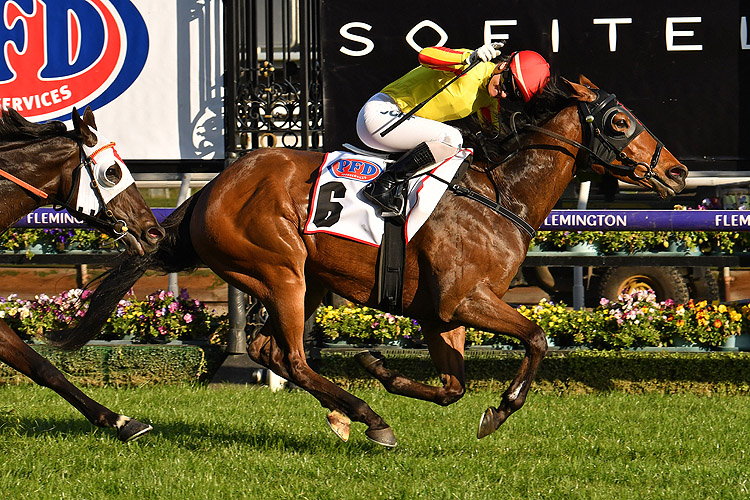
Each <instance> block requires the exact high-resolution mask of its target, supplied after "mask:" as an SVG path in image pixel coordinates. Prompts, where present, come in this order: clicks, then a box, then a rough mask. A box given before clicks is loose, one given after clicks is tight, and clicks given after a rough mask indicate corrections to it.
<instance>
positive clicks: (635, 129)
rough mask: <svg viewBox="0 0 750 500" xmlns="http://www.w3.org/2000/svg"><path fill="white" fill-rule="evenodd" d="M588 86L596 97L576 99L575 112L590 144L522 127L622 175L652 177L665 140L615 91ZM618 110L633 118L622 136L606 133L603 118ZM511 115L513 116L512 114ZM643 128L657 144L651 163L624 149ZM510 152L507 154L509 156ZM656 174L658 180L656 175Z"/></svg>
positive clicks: (548, 131) (534, 128)
mask: <svg viewBox="0 0 750 500" xmlns="http://www.w3.org/2000/svg"><path fill="white" fill-rule="evenodd" d="M591 90H593V91H594V92H595V93H596V95H597V98H596V100H594V101H593V102H584V101H579V102H578V115H579V116H580V118H581V127H582V129H583V130H584V131H588V137H589V143H590V144H591V145H590V146H586V145H584V144H581V143H580V142H578V141H575V140H573V139H569V138H568V137H565V136H563V135H560V134H558V133H556V132H552V131H550V130H547V129H544V128H542V127H538V126H536V125H524V126H522V127H521V130H530V131H533V132H539V133H541V134H544V135H547V136H549V137H552V138H554V139H557V140H558V141H561V142H564V143H566V144H569V145H571V146H573V147H575V148H578V149H579V150H582V151H585V152H586V153H587V154H588V155H589V156H590V157H593V160H592V161H593V163H597V164H599V165H601V166H602V167H604V168H605V169H607V170H610V171H614V172H618V173H623V172H624V174H625V175H628V176H630V177H632V178H633V179H636V180H641V179H651V178H652V177H654V168H656V165H657V164H658V163H659V158H660V157H661V152H662V149H664V143H662V142H661V141H660V140H659V139H657V137H656V136H655V135H654V134H653V133H652V132H651V131H650V130H649V129H648V128H646V126H645V125H643V124H642V123H641V122H640V121H639V120H638V119H637V118H636V117H635V115H634V114H633V113H632V112H631V111H630V110H629V109H627V108H626V107H625V106H623V105H622V104H620V103H619V102H618V101H617V97H616V96H615V95H614V94H607V93H606V92H603V91H601V90H599V89H591ZM618 111H619V112H623V113H625V114H626V115H628V117H629V118H630V119H631V121H632V131H631V132H630V133H627V134H625V135H624V136H615V135H614V134H612V133H607V125H608V124H607V123H605V122H606V120H607V119H608V118H609V119H611V118H613V117H614V115H615V114H616V113H617V112H618ZM513 116H514V117H515V114H514V115H513ZM511 123H512V125H513V127H512V128H513V133H514V135H515V137H516V140H517V141H519V138H518V131H517V130H516V127H515V120H514V119H511ZM644 130H645V131H647V132H648V133H649V134H650V135H651V137H653V138H654V140H656V148H654V153H653V155H652V156H651V162H650V164H649V163H645V162H642V161H635V160H634V159H632V158H630V157H629V156H628V155H627V153H625V151H624V150H625V148H626V147H627V146H628V144H630V143H631V142H632V141H633V140H635V138H636V137H638V135H640V133H641V132H643V131H644ZM528 147H529V148H531V147H534V145H530V146H528ZM520 149H521V148H520V147H519V148H518V150H517V151H514V152H513V153H512V154H515V153H516V152H518V151H519V150H520ZM512 154H511V155H512ZM511 155H509V157H510V156H511ZM602 156H606V157H607V158H606V159H605V158H603V157H602ZM506 159H507V158H506ZM615 159H617V160H619V161H620V162H621V163H622V165H615V164H613V163H612V161H613V160H615ZM503 161H505V160H503ZM638 167H645V169H646V172H645V173H644V174H643V175H638V173H637V169H638ZM655 178H656V179H657V180H658V177H655Z"/></svg>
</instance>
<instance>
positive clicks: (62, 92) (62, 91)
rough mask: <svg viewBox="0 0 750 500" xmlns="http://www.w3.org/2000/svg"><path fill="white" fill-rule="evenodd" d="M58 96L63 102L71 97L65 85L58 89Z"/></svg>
mask: <svg viewBox="0 0 750 500" xmlns="http://www.w3.org/2000/svg"><path fill="white" fill-rule="evenodd" d="M60 95H61V96H62V98H63V101H67V100H68V99H70V97H71V96H72V95H73V93H72V92H71V91H70V89H69V88H68V86H67V85H63V86H62V87H60Z"/></svg>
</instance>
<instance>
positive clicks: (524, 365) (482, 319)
mask: <svg viewBox="0 0 750 500" xmlns="http://www.w3.org/2000/svg"><path fill="white" fill-rule="evenodd" d="M454 320H456V321H462V322H465V323H466V324H471V325H474V326H476V327H477V328H482V329H484V330H488V331H492V332H496V333H501V334H505V335H510V336H511V337H515V338H517V339H518V340H520V341H521V343H522V344H523V346H524V347H525V348H526V355H525V356H524V358H523V360H522V361H521V366H520V367H519V368H518V372H517V373H516V376H515V378H514V379H513V381H512V382H511V384H510V386H509V387H508V389H507V390H506V391H505V392H504V393H503V396H502V401H501V402H500V406H498V407H497V408H488V409H487V411H486V412H485V413H484V415H483V416H482V419H481V421H480V423H479V430H478V431H477V437H478V438H480V439H481V438H483V437H485V436H487V435H489V434H492V433H493V432H495V431H496V430H497V429H498V427H500V425H501V424H502V423H503V422H505V420H506V419H507V418H508V417H509V416H510V415H511V414H512V413H513V412H515V411H517V410H519V409H520V408H521V407H522V406H523V404H524V402H525V401H526V395H527V394H528V392H529V388H530V387H531V383H532V381H533V380H534V376H535V375H536V372H537V369H538V368H539V364H540V363H541V361H542V359H543V358H544V355H545V354H546V353H547V339H546V337H545V336H544V331H542V329H541V328H539V326H538V325H537V324H536V323H534V322H532V321H530V320H528V319H526V317H524V316H523V315H522V314H521V313H519V312H518V311H517V310H516V309H515V308H513V307H511V306H509V305H508V304H507V303H505V302H503V301H502V300H500V299H499V298H498V297H497V296H496V295H495V294H494V293H492V292H491V291H490V290H487V289H480V290H478V291H477V292H476V293H475V294H473V295H472V296H471V297H470V298H469V299H467V300H465V301H463V302H462V304H461V305H459V307H458V309H457V310H456V314H455V315H454Z"/></svg>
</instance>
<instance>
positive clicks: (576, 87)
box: [562, 77, 596, 102]
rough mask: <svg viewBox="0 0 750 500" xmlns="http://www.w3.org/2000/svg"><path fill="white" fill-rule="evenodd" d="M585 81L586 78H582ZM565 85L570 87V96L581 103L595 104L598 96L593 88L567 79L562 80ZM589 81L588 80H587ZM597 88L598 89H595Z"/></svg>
mask: <svg viewBox="0 0 750 500" xmlns="http://www.w3.org/2000/svg"><path fill="white" fill-rule="evenodd" d="M582 78H583V79H586V77H582ZM562 80H563V82H565V84H566V85H567V86H568V87H570V91H571V92H570V96H571V97H575V98H576V99H578V100H579V101H586V102H593V101H595V100H596V94H595V93H594V91H593V90H591V88H592V87H589V86H587V85H586V84H582V83H574V82H571V81H570V80H567V79H565V78H563V79H562ZM586 81H588V80H586ZM594 88H596V87H594Z"/></svg>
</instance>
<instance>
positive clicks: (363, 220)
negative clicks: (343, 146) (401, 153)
mask: <svg viewBox="0 0 750 500" xmlns="http://www.w3.org/2000/svg"><path fill="white" fill-rule="evenodd" d="M471 154H472V151H471V149H462V150H461V151H459V152H458V153H457V154H456V155H455V156H453V157H452V158H449V159H448V160H446V161H444V162H443V163H440V164H439V165H436V166H435V168H433V169H432V170H431V173H432V174H433V175H435V176H437V177H440V178H441V179H445V180H446V181H448V182H450V181H451V180H452V179H453V176H454V175H455V174H456V171H457V170H458V167H459V166H460V165H461V163H462V162H463V161H464V160H465V159H466V158H467V157H468V156H469V155H471ZM385 167H386V163H385V161H384V160H383V159H381V158H376V157H370V156H363V155H357V154H353V153H349V152H346V151H336V152H333V153H328V154H326V156H325V158H324V159H323V164H322V165H321V166H320V174H319V175H318V180H317V182H316V185H315V189H314V190H313V195H312V199H311V200H310V215H309V216H308V219H307V224H305V233H308V234H310V233H328V234H333V235H336V236H340V237H342V238H346V239H350V240H354V241H358V242H360V243H365V244H367V245H372V246H380V241H381V239H382V237H383V228H384V222H383V219H382V218H380V217H379V216H378V211H377V210H376V209H375V207H373V206H372V205H370V203H369V202H367V201H366V200H365V198H364V197H363V196H362V194H361V191H362V189H363V188H364V187H365V186H366V185H367V183H369V182H370V181H372V180H373V179H375V178H376V177H377V176H378V175H380V172H382V171H383V170H384V169H385ZM446 188H447V185H446V183H445V182H441V181H439V180H437V179H434V178H432V177H430V176H428V175H426V174H425V175H422V176H419V177H415V178H414V179H412V180H411V181H409V194H408V197H407V208H406V210H407V213H408V216H407V218H406V225H405V226H404V231H405V237H406V242H407V243H408V242H409V240H410V239H411V238H412V237H413V236H414V235H415V234H416V233H417V231H419V228H420V227H422V225H423V224H424V223H425V221H426V220H427V218H428V217H429V216H430V214H431V213H432V211H433V210H434V209H435V207H436V206H437V204H438V201H440V197H441V196H443V193H444V192H445V190H446Z"/></svg>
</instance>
